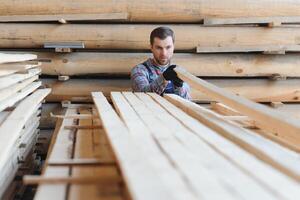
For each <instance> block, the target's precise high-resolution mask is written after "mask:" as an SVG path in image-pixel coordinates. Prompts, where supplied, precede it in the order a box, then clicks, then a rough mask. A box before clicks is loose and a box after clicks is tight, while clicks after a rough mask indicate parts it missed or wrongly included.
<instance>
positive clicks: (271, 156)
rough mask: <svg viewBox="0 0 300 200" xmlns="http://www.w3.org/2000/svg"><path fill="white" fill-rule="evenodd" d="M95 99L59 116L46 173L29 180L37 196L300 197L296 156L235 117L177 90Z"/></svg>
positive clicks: (72, 106)
mask: <svg viewBox="0 0 300 200" xmlns="http://www.w3.org/2000/svg"><path fill="white" fill-rule="evenodd" d="M92 97H93V100H94V103H95V106H94V105H90V104H70V105H69V107H68V108H67V111H66V113H65V114H64V115H56V117H57V118H58V120H59V122H58V123H57V126H56V130H55V135H54V137H53V139H52V144H51V147H50V153H49V156H48V158H47V161H46V165H45V168H44V172H43V174H42V175H41V176H26V177H25V179H24V181H25V182H26V183H27V184H38V185H39V186H38V190H37V193H36V196H35V199H45V198H47V197H49V198H56V199H86V198H89V199H103V198H105V199H220V198H222V199H249V200H252V199H261V198H263V199H272V200H273V199H280V200H281V199H296V198H297V197H298V196H299V195H300V190H299V189H300V178H299V177H300V176H299V175H300V171H299V169H298V166H299V164H300V163H299V162H300V161H299V159H298V153H296V152H295V151H293V150H290V149H288V148H286V147H284V146H281V145H278V144H277V143H275V142H272V141H271V140H269V139H268V138H266V137H262V136H261V135H260V134H258V133H257V132H255V131H254V130H252V129H251V130H250V129H246V128H244V127H243V126H242V125H241V124H239V123H236V119H233V118H232V117H225V116H223V115H220V114H218V113H217V112H214V111H212V110H211V109H208V108H205V107H203V106H200V105H198V104H195V103H193V102H190V101H187V100H184V99H182V98H180V97H178V96H176V95H166V96H165V98H163V97H161V96H159V95H157V94H154V93H132V92H112V93H111V100H112V102H113V105H111V104H110V103H109V101H108V99H107V98H106V97H105V96H104V95H103V93H101V92H93V93H92ZM220 105H221V104H220V103H218V106H220ZM255 105H258V104H255ZM223 107H225V108H227V109H228V110H229V108H230V107H228V106H227V107H226V106H224V105H223ZM269 109H271V108H269ZM219 110H220V109H219ZM272 114H274V113H272ZM275 114H278V113H277V112H276V113H275ZM279 115H280V114H279ZM239 117H241V116H239ZM274 117H275V116H274ZM274 127H279V126H277V125H275V126H274ZM278 188H280V190H278ZM174 191H176V192H174Z"/></svg>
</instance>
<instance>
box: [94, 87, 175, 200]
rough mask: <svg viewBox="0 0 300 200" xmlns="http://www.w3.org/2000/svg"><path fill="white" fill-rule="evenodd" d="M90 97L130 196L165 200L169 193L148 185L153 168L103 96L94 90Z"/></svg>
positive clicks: (154, 177)
mask: <svg viewBox="0 0 300 200" xmlns="http://www.w3.org/2000/svg"><path fill="white" fill-rule="evenodd" d="M92 96H93V99H94V102H95V105H96V108H97V110H98V113H99V117H100V119H101V122H102V125H103V127H104V130H105V132H106V134H107V137H108V139H109V142H110V144H111V146H112V149H113V151H114V153H115V156H116V159H117V162H118V164H119V167H120V169H121V172H122V175H123V177H124V181H125V183H126V185H127V187H128V189H129V192H130V195H131V197H132V198H133V199H153V197H155V199H165V198H164V197H168V196H169V194H168V193H166V191H165V190H164V189H163V188H157V187H156V186H155V185H153V184H152V183H153V179H156V175H154V174H155V173H154V171H153V168H152V167H150V166H151V165H149V164H150V163H149V162H148V160H145V159H143V158H144V154H142V153H141V152H140V151H139V150H138V149H139V148H138V145H137V144H136V143H135V141H134V140H133V139H132V138H131V137H130V134H129V132H128V129H127V127H126V126H125V125H124V123H123V122H122V121H121V119H120V118H119V117H118V115H117V114H116V113H115V111H114V110H113V108H112V107H111V106H110V104H109V103H108V102H107V100H106V98H105V97H104V95H103V94H102V93H100V92H94V93H92ZM136 160H139V162H136ZM140 173H142V174H143V176H141V175H140ZM145 180H147V181H145ZM149 186H151V187H149ZM154 188H155V190H154Z"/></svg>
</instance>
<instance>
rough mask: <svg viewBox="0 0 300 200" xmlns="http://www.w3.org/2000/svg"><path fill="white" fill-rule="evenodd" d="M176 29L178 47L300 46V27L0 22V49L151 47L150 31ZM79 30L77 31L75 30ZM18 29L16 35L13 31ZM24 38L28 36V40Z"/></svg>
mask: <svg viewBox="0 0 300 200" xmlns="http://www.w3.org/2000/svg"><path fill="white" fill-rule="evenodd" d="M162 25H163V26H169V27H170V28H172V29H173V30H174V32H175V36H176V42H175V44H176V45H175V50H182V51H189V52H195V50H196V47H197V46H200V47H222V48H226V47H227V46H228V47H230V46H233V45H240V46H254V47H255V46H270V45H282V46H287V45H289V46H290V45H291V46H293V45H298V44H299V38H300V31H299V28H295V27H279V28H272V29H266V28H264V27H203V26H200V25H169V24H157V25H143V24H113V25H109V24H96V25H95V24H65V25H64V26H61V25H56V24H28V23H26V24H24V23H23V24H22V23H20V24H16V23H15V24H13V23H12V24H11V23H3V24H0V29H1V31H0V48H44V44H45V43H47V42H54V43H59V42H82V43H84V46H85V48H86V49H105V50H109V49H118V50H128V49H130V50H149V34H150V33H151V31H152V30H153V29H154V28H156V27H158V26H162ZM75 30H76V31H75ZM12 32H14V37H11V33H12ZM23 38H26V40H24V39H23Z"/></svg>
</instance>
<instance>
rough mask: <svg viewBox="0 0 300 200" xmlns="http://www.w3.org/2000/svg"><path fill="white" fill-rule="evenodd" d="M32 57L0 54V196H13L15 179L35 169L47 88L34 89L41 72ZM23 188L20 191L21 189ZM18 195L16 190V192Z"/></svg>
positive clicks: (47, 92) (17, 184)
mask: <svg viewBox="0 0 300 200" xmlns="http://www.w3.org/2000/svg"><path fill="white" fill-rule="evenodd" d="M36 58H37V56H36V55H33V54H18V55H15V54H0V74H1V75H0V116H1V117H0V141H1V145H0V160H1V161H0V171H1V175H0V185H1V189H0V197H1V199H2V198H4V199H6V198H7V199H11V198H13V197H16V195H18V194H16V188H17V187H20V185H22V184H21V181H20V179H19V181H14V182H12V181H13V180H14V178H15V177H21V176H22V175H23V174H26V173H31V172H32V170H34V169H35V165H34V163H35V153H34V146H35V143H36V139H37V136H38V132H39V130H38V126H39V119H40V117H39V116H40V107H41V103H42V101H43V99H44V98H45V97H46V96H47V95H48V94H49V93H50V89H38V88H39V87H40V86H41V81H38V79H39V74H40V73H41V69H40V67H39V65H40V64H39V63H36V62H33V61H31V60H33V59H36ZM23 189H24V188H23ZM18 192H20V190H18Z"/></svg>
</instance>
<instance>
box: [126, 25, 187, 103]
mask: <svg viewBox="0 0 300 200" xmlns="http://www.w3.org/2000/svg"><path fill="white" fill-rule="evenodd" d="M174 41H175V37H174V32H173V31H172V30H171V29H170V28H168V27H158V28H156V29H154V30H153V31H152V32H151V34H150V48H151V51H152V54H153V58H149V59H148V60H146V61H145V62H143V63H141V64H138V65H136V66H135V67H134V68H133V69H132V70H131V82H132V89H133V91H135V92H156V93H157V94H159V95H163V94H164V93H173V94H177V95H179V96H181V97H183V98H186V99H190V98H191V97H190V88H189V86H188V84H187V83H185V82H183V81H182V80H181V79H179V78H178V76H177V74H176V72H175V71H174V68H175V67H176V65H172V64H171V58H172V56H173V52H174Z"/></svg>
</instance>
